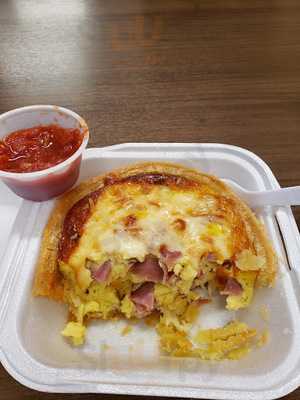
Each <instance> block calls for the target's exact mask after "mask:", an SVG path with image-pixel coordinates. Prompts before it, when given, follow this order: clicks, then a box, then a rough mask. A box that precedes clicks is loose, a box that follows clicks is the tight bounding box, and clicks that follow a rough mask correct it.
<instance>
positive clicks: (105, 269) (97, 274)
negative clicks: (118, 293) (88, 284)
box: [92, 260, 112, 282]
mask: <svg viewBox="0 0 300 400" xmlns="http://www.w3.org/2000/svg"><path fill="white" fill-rule="evenodd" d="M111 267H112V263H111V261H110V260H107V261H105V262H104V263H103V264H101V265H100V266H98V267H94V268H93V270H92V278H93V279H95V280H96V281H98V282H106V281H107V280H108V278H109V275H110V272H111Z"/></svg>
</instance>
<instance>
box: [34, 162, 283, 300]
mask: <svg viewBox="0 0 300 400" xmlns="http://www.w3.org/2000/svg"><path fill="white" fill-rule="evenodd" d="M149 173H153V174H164V175H172V176H178V178H183V179H185V180H191V181H193V182H196V183H197V184H199V185H201V184H204V185H206V186H209V187H210V188H211V189H212V190H213V191H214V192H217V193H220V195H221V197H222V199H223V200H222V201H225V203H226V204H225V205H224V207H226V206H228V205H229V206H230V209H231V210H234V211H235V213H236V215H238V216H239V218H241V220H242V221H243V226H244V227H245V229H246V231H247V237H248V240H249V241H250V242H251V245H252V246H253V247H254V250H255V252H256V254H257V255H258V256H260V255H262V256H264V257H265V259H266V266H267V268H266V269H265V270H263V271H260V273H259V275H258V278H257V281H256V283H257V285H259V286H272V284H273V282H274V279H275V275H276V267H277V258H276V255H275V253H274V251H273V248H272V246H271V244H270V241H269V239H268V238H267V235H266V232H265V229H264V226H263V225H262V224H261V223H260V222H259V221H258V219H257V218H256V216H255V215H254V213H253V212H252V211H251V210H250V209H249V207H248V206H247V205H246V204H245V203H244V202H242V201H241V200H240V199H239V198H238V197H237V196H236V195H235V194H234V193H233V192H232V191H231V189H230V188H228V187H227V186H226V185H225V184H224V183H223V182H222V181H221V180H219V179H218V178H216V177H214V176H211V175H207V174H204V173H202V172H199V171H198V170H194V169H190V168H187V167H184V166H182V165H177V164H170V163H162V162H148V163H140V164H136V165H132V166H128V167H125V168H121V169H118V170H115V171H113V172H111V173H109V174H106V175H103V176H98V177H95V178H91V179H89V180H87V181H85V182H83V183H81V184H80V185H79V186H77V187H76V188H74V189H73V190H71V191H69V192H68V193H66V194H64V195H63V196H62V197H60V198H59V199H58V200H57V202H56V205H55V207H54V210H53V211H52V213H51V215H50V218H49V220H48V223H47V226H46V228H45V230H44V233H43V238H42V244H41V250H40V255H39V259H38V263H37V270H36V275H35V281H34V288H33V293H34V295H37V296H46V297H49V298H52V299H55V300H61V301H62V300H63V279H62V275H61V273H60V272H59V268H58V261H57V260H58V254H59V241H60V238H61V233H62V228H63V224H64V220H65V217H66V215H67V213H68V212H69V210H70V209H71V208H72V207H73V206H74V205H75V204H76V203H77V202H78V201H79V200H81V199H83V198H84V197H85V196H88V195H89V194H90V193H92V192H95V191H97V190H100V191H101V189H103V188H105V187H106V186H108V185H111V184H113V183H114V182H117V181H120V180H122V179H124V178H128V177H132V176H135V175H140V174H149ZM90 207H92V204H91V205H90ZM220 207H222V204H220ZM236 236H237V237H238V232H237V235H236ZM237 245H238V244H237ZM242 249H243V246H242V244H241V250H242Z"/></svg>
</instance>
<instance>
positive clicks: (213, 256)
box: [206, 252, 217, 262]
mask: <svg viewBox="0 0 300 400" xmlns="http://www.w3.org/2000/svg"><path fill="white" fill-rule="evenodd" d="M206 260H207V261H209V262H215V261H217V256H216V254H215V253H211V252H209V253H207V254H206Z"/></svg>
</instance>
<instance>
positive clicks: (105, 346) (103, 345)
mask: <svg viewBox="0 0 300 400" xmlns="http://www.w3.org/2000/svg"><path fill="white" fill-rule="evenodd" d="M109 349H110V346H109V345H108V344H107V343H102V344H101V350H103V351H107V350H109Z"/></svg>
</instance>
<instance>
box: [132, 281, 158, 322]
mask: <svg viewBox="0 0 300 400" xmlns="http://www.w3.org/2000/svg"><path fill="white" fill-rule="evenodd" d="M130 297H131V300H132V301H133V303H134V305H135V307H136V312H137V316H138V317H139V318H143V317H145V316H146V315H149V314H150V313H151V312H152V311H153V309H154V283H152V282H146V283H143V284H142V285H141V286H140V287H139V288H138V289H137V290H135V291H134V292H132V293H131V296H130Z"/></svg>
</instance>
